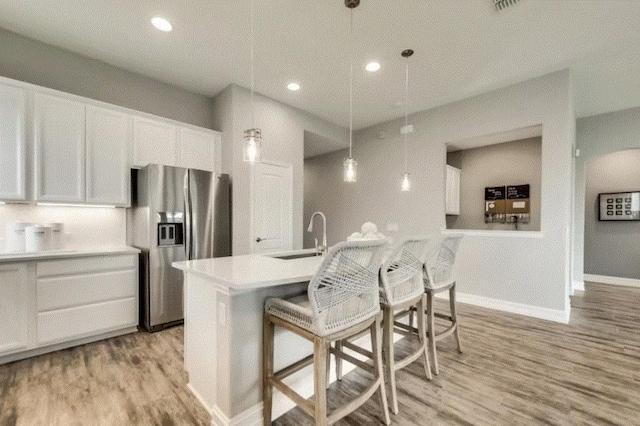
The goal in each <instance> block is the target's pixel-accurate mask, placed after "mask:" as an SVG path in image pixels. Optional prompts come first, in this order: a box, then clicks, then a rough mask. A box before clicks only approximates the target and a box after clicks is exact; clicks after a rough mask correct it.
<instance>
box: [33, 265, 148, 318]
mask: <svg viewBox="0 0 640 426" xmlns="http://www.w3.org/2000/svg"><path fill="white" fill-rule="evenodd" d="M137 287H138V274H137V273H136V270H135V269H129V270H125V271H115V272H101V273H97V274H89V275H75V276H64V277H55V278H40V279H38V312H43V311H50V310H53V309H62V308H69V307H73V306H78V305H87V304H91V303H98V302H105V301H108V300H115V299H124V298H128V297H135V296H136V289H137Z"/></svg>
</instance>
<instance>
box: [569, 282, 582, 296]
mask: <svg viewBox="0 0 640 426" xmlns="http://www.w3.org/2000/svg"><path fill="white" fill-rule="evenodd" d="M572 285H573V287H571V288H572V290H573V291H584V281H573V282H572ZM572 295H573V292H572Z"/></svg>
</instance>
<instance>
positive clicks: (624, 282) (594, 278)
mask: <svg viewBox="0 0 640 426" xmlns="http://www.w3.org/2000/svg"><path fill="white" fill-rule="evenodd" d="M584 280H585V282H594V283H599V284H609V285H619V286H624V287H638V288H640V280H638V279H635V278H621V277H609V276H606V275H591V274H584ZM583 284H584V283H583Z"/></svg>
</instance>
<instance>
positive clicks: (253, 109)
mask: <svg viewBox="0 0 640 426" xmlns="http://www.w3.org/2000/svg"><path fill="white" fill-rule="evenodd" d="M250 7H251V128H252V129H253V128H255V107H254V103H253V87H254V81H253V80H254V78H253V71H254V70H253V67H254V65H253V62H254V59H253V56H254V55H253V38H254V29H253V0H251V6H250Z"/></svg>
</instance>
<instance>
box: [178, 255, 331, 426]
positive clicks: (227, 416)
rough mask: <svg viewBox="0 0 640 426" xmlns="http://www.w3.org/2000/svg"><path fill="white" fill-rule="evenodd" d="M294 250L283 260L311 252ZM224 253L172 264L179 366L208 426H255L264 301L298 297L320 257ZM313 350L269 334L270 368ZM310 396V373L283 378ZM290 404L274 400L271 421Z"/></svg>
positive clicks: (259, 417) (259, 402) (288, 336)
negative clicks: (180, 301) (181, 285)
mask: <svg viewBox="0 0 640 426" xmlns="http://www.w3.org/2000/svg"><path fill="white" fill-rule="evenodd" d="M313 252H314V250H301V251H296V252H290V253H281V254H278V256H282V255H291V254H294V255H296V254H311V253H313ZM273 256H274V255H273V254H269V255H257V254H256V255H246V256H231V257H223V258H217V259H204V260H194V261H187V262H176V263H174V264H173V266H174V267H175V268H178V269H181V270H183V271H184V275H185V322H184V363H185V369H186V370H187V373H188V375H189V385H188V386H189V389H190V390H191V391H192V392H193V393H194V394H195V395H196V397H197V398H198V399H199V400H200V402H202V404H203V405H204V406H205V408H206V409H207V410H208V411H209V413H210V414H211V417H212V420H211V424H212V425H216V426H218V425H243V426H245V425H262V319H263V313H264V301H265V299H267V298H269V297H290V296H294V295H297V294H301V293H304V292H305V291H306V289H307V286H308V282H309V280H310V279H311V277H313V275H314V274H315V272H316V270H317V269H318V268H319V266H320V263H321V262H322V257H317V256H312V257H303V258H297V259H279V258H275V257H273ZM312 352H313V347H312V345H311V344H310V343H309V342H307V341H306V340H304V339H301V338H298V337H297V336H295V335H294V334H292V333H289V332H285V331H283V330H276V348H275V369H276V371H277V370H278V369H280V368H282V367H284V366H286V365H288V364H291V363H293V362H295V361H297V360H299V359H302V358H304V357H305V356H307V355H309V354H311V353H312ZM289 383H290V385H292V386H293V387H294V388H295V389H296V390H297V391H298V392H300V393H301V394H302V395H304V396H307V397H310V396H311V395H312V394H313V375H312V370H311V368H307V369H304V370H301V371H300V372H298V373H297V375H295V376H292V377H291V381H289ZM293 406H294V405H293V403H292V402H290V401H289V400H288V399H286V398H284V397H283V396H282V395H278V394H276V395H274V410H273V415H274V418H275V417H278V416H279V415H281V414H282V413H284V412H286V411H288V410H289V409H290V408H292V407H293Z"/></svg>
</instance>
